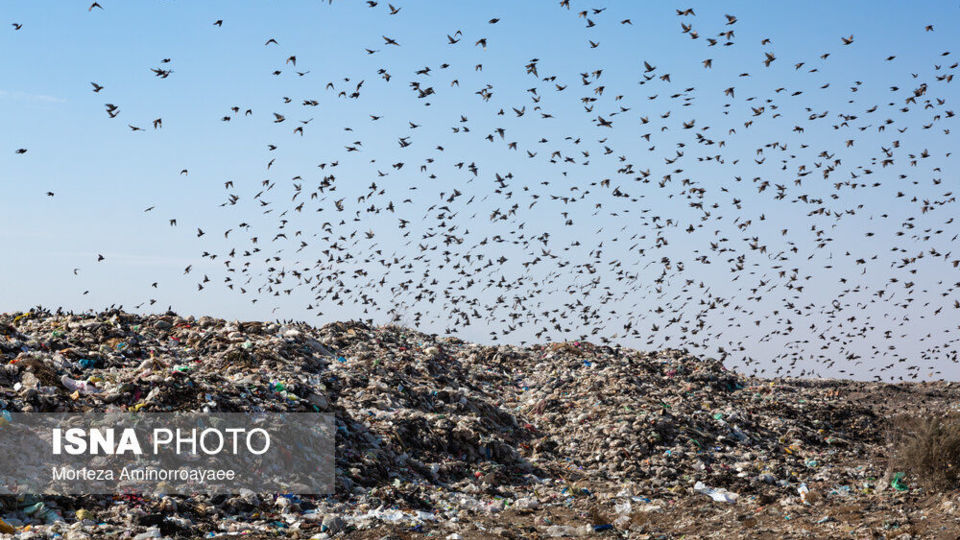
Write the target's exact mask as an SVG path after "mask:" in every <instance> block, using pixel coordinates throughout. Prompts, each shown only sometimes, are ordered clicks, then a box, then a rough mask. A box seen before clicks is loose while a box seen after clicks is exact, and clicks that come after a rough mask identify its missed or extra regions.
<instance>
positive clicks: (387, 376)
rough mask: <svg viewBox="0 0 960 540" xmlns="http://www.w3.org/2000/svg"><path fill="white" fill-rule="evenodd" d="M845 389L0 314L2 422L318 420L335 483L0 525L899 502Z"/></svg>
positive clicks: (327, 336) (294, 333)
mask: <svg viewBox="0 0 960 540" xmlns="http://www.w3.org/2000/svg"><path fill="white" fill-rule="evenodd" d="M845 384H853V383H843V382H839V381H823V382H814V381H797V380H778V381H770V380H760V379H754V378H750V377H745V376H742V375H739V374H737V373H734V372H731V371H728V370H726V369H724V367H723V365H722V364H721V363H720V362H717V361H714V360H707V359H698V358H694V357H692V356H690V355H688V354H687V353H685V352H683V351H680V350H666V351H660V352H656V353H643V352H638V351H634V350H630V349H623V348H618V347H608V346H597V345H593V344H590V343H586V342H565V343H551V344H546V345H536V346H531V347H517V346H509V345H501V346H497V347H487V346H480V345H475V344H470V343H466V342H463V341H461V340H459V339H456V338H450V337H441V336H437V335H431V334H424V333H420V332H417V331H414V330H410V329H406V328H401V327H396V326H377V327H372V326H368V325H365V324H362V323H359V322H346V323H332V324H328V325H325V326H323V327H321V328H314V327H311V326H309V325H306V324H303V323H296V324H294V323H290V324H282V323H278V322H229V321H225V320H221V319H215V318H211V317H199V318H195V317H180V316H178V315H176V314H174V313H166V314H161V315H150V316H140V315H135V314H130V313H124V312H120V311H109V312H104V313H99V314H65V313H51V312H48V311H39V310H37V311H31V312H27V313H13V314H3V315H0V409H2V411H4V412H5V413H9V412H29V411H38V412H80V411H101V412H103V411H144V412H147V411H151V412H163V411H190V412H241V411H298V412H310V411H313V412H318V413H321V412H322V413H332V414H334V415H335V416H336V424H337V441H336V466H337V468H336V472H337V481H336V493H334V494H330V495H327V496H311V495H302V494H288V493H282V494H277V493H253V492H245V493H239V494H234V495H233V496H216V497H210V496H201V495H197V496H192V497H160V498H151V499H145V498H140V497H136V496H131V495H124V496H114V497H109V496H96V497H93V496H84V497H46V496H44V497H35V496H20V497H14V496H7V497H0V518H2V519H3V521H2V522H0V533H5V534H12V533H17V534H21V535H24V536H32V537H47V536H53V535H65V536H67V537H72V538H93V537H102V536H105V535H118V534H120V532H122V531H132V533H131V534H132V537H134V538H153V537H161V536H171V537H172V536H188V537H207V538H219V537H228V536H233V535H238V534H244V535H264V536H265V537H269V536H273V535H276V534H291V533H293V531H297V536H299V537H301V538H325V537H331V536H335V535H337V534H340V533H341V532H343V533H347V532H350V531H357V530H365V529H371V528H377V527H381V526H384V525H389V526H393V527H401V528H402V530H404V531H408V532H410V531H412V532H427V531H435V533H436V534H439V535H442V536H444V537H448V538H449V537H454V538H456V537H458V536H457V535H460V534H466V533H467V531H466V530H465V529H464V530H461V529H463V528H464V527H466V525H467V524H468V523H471V522H473V521H476V522H478V523H479V522H480V521H482V520H483V519H486V518H489V517H491V516H493V517H496V516H498V515H502V514H503V513H504V512H508V513H517V512H519V513H520V514H532V515H539V514H540V513H544V512H545V511H546V510H548V509H550V508H552V507H556V508H566V509H571V508H573V509H578V508H583V509H585V508H587V507H591V508H592V507H603V508H606V511H605V512H606V518H604V519H600V518H598V517H596V516H595V517H594V518H592V519H593V521H596V522H594V523H590V522H580V523H574V524H572V525H563V524H558V523H547V522H543V521H540V522H537V524H536V525H535V526H534V528H533V530H527V531H526V532H525V533H523V534H526V535H533V536H536V535H541V536H579V535H583V534H600V533H604V534H606V533H605V531H620V532H623V531H626V530H629V528H630V527H631V526H634V527H636V526H637V525H636V524H635V523H636V520H635V519H633V518H631V516H633V515H635V514H636V513H637V512H650V511H658V510H660V509H662V508H665V507H668V506H670V505H671V504H674V503H675V501H678V500H681V499H687V498H696V499H702V501H703V502H705V503H710V504H714V505H717V506H728V505H735V506H741V505H743V504H752V505H760V506H762V505H769V504H771V503H773V502H775V501H784V500H789V501H791V502H793V503H796V504H809V503H810V500H812V499H813V498H815V497H819V498H821V499H823V498H829V497H843V498H850V497H854V496H857V495H858V494H861V495H869V494H871V493H875V492H876V491H878V490H879V491H882V490H883V489H887V490H888V491H891V492H901V491H903V490H905V489H907V488H906V487H904V488H903V489H901V487H902V486H906V485H908V481H909V478H907V479H904V478H903V476H902V475H900V476H897V477H896V478H895V480H893V481H892V485H893V487H892V488H891V487H889V486H887V484H891V480H890V475H889V473H888V472H887V471H886V470H885V469H884V464H883V463H882V462H878V461H877V460H876V459H874V456H875V454H876V448H877V447H882V445H883V443H884V440H883V431H882V429H883V422H882V418H880V417H879V416H878V415H877V413H876V412H875V410H874V409H873V408H871V407H869V406H867V405H866V404H861V403H858V402H854V401H852V400H844V399H840V398H839V397H838V395H839V392H838V391H837V388H840V387H841V386H842V385H845ZM0 423H2V420H0ZM885 475H886V476H885ZM544 519H546V520H547V521H550V520H549V519H547V518H544ZM631 523H634V525H631ZM551 527H552V528H551ZM448 534H449V535H450V536H447V535H448ZM611 534H612V533H611ZM480 536H484V535H483V534H480Z"/></svg>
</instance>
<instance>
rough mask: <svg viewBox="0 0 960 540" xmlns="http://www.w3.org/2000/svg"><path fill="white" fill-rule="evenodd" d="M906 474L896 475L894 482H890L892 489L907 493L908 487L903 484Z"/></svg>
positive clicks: (899, 473)
mask: <svg viewBox="0 0 960 540" xmlns="http://www.w3.org/2000/svg"><path fill="white" fill-rule="evenodd" d="M903 477H904V473H902V472H898V473H894V475H893V480H890V487H892V488H893V489H895V490H897V491H907V489H909V488H907V485H906V484H904V483H903Z"/></svg>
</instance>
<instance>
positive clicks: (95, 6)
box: [87, 2, 103, 11]
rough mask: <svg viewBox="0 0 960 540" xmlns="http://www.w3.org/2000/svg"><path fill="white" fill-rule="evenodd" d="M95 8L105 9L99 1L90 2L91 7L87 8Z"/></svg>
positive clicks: (91, 9)
mask: <svg viewBox="0 0 960 540" xmlns="http://www.w3.org/2000/svg"><path fill="white" fill-rule="evenodd" d="M94 8H99V9H101V10H102V9H103V6H101V5H100V4H99V3H97V2H94V3H92V4H90V7H89V8H87V11H93V9H94Z"/></svg>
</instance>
